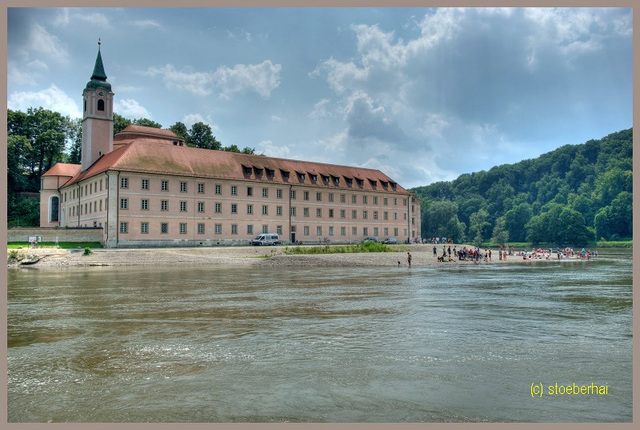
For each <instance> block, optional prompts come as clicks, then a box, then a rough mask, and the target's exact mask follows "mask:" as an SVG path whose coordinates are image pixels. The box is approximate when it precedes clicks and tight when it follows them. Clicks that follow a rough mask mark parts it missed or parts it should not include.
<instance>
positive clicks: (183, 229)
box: [180, 222, 187, 234]
mask: <svg viewBox="0 0 640 430" xmlns="http://www.w3.org/2000/svg"><path fill="white" fill-rule="evenodd" d="M180 234H187V223H186V222H181V223H180Z"/></svg>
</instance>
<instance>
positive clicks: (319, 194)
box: [316, 193, 322, 202]
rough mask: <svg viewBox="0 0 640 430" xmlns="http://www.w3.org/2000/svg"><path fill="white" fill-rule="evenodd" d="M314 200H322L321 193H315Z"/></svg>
mask: <svg viewBox="0 0 640 430" xmlns="http://www.w3.org/2000/svg"><path fill="white" fill-rule="evenodd" d="M316 201H318V202H321V201H322V193H316Z"/></svg>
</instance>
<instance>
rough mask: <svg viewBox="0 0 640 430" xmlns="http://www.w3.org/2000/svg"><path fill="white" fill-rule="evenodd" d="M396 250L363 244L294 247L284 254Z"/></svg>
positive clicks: (287, 249)
mask: <svg viewBox="0 0 640 430" xmlns="http://www.w3.org/2000/svg"><path fill="white" fill-rule="evenodd" d="M392 251H397V249H395V248H392V247H390V246H389V245H385V244H384V243H377V242H365V243H358V244H356V245H323V246H296V247H286V248H285V249H284V253H285V254H288V255H299V254H355V253H362V252H392Z"/></svg>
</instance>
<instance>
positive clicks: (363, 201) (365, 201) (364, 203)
mask: <svg viewBox="0 0 640 430" xmlns="http://www.w3.org/2000/svg"><path fill="white" fill-rule="evenodd" d="M367 200H368V199H367V196H362V204H363V205H366V204H367V203H368V201H367Z"/></svg>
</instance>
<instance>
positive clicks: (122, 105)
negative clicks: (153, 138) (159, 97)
mask: <svg viewBox="0 0 640 430" xmlns="http://www.w3.org/2000/svg"><path fill="white" fill-rule="evenodd" d="M113 110H114V111H115V112H117V113H118V114H119V115H122V116H123V117H125V118H130V119H138V118H147V119H152V117H151V114H150V113H149V111H148V110H147V109H146V108H144V107H143V106H142V105H140V103H138V101H137V100H134V99H122V100H117V101H115V102H114V105H113Z"/></svg>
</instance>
